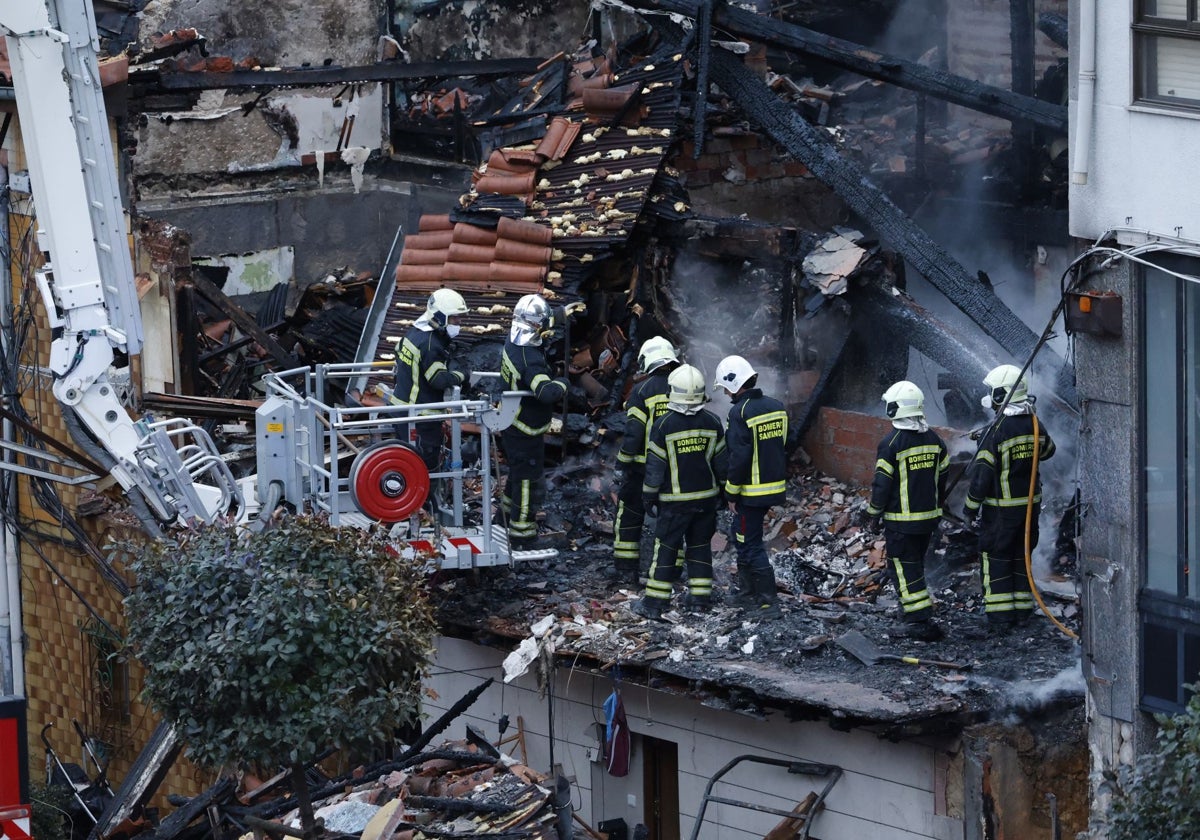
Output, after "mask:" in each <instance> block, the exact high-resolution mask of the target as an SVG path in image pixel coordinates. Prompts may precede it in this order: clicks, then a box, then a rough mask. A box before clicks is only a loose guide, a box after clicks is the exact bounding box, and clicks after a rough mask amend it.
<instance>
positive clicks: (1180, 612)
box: [1137, 0, 1200, 714]
mask: <svg viewBox="0 0 1200 840" xmlns="http://www.w3.org/2000/svg"><path fill="white" fill-rule="evenodd" d="M1190 2H1191V5H1192V6H1193V7H1194V6H1195V4H1196V2H1197V0H1190ZM1149 259H1150V261H1151V262H1153V263H1156V266H1155V268H1150V267H1143V268H1140V269H1139V270H1138V278H1137V283H1138V290H1139V294H1138V298H1139V307H1138V309H1139V313H1140V315H1139V340H1138V343H1139V346H1138V355H1139V363H1138V364H1139V381H1140V383H1141V385H1140V390H1141V393H1140V395H1139V398H1138V402H1139V412H1138V424H1139V429H1140V430H1141V432H1142V434H1140V435H1139V438H1140V439H1141V440H1142V443H1141V444H1140V445H1139V447H1138V455H1137V457H1138V482H1137V493H1138V523H1139V531H1140V536H1139V540H1138V542H1139V551H1138V554H1139V561H1140V562H1139V576H1140V577H1139V590H1140V591H1139V593H1138V630H1139V633H1138V653H1137V659H1138V665H1139V667H1138V698H1139V705H1140V707H1141V708H1142V709H1143V710H1144V711H1147V712H1159V713H1169V714H1173V713H1179V712H1182V711H1183V710H1184V708H1185V707H1186V704H1187V702H1188V699H1189V697H1190V696H1191V693H1190V692H1189V691H1188V690H1187V689H1186V688H1185V686H1186V685H1187V684H1190V683H1193V682H1196V681H1197V680H1200V673H1187V671H1188V670H1189V666H1188V661H1189V659H1190V660H1191V661H1192V662H1193V664H1194V663H1195V660H1196V658H1197V651H1200V595H1196V596H1191V595H1189V594H1188V586H1189V582H1188V569H1189V567H1190V565H1191V559H1192V558H1190V557H1189V555H1188V547H1189V543H1188V537H1189V531H1188V528H1189V526H1190V527H1200V524H1198V523H1189V521H1188V516H1187V507H1188V504H1189V499H1190V497H1191V495H1195V494H1200V486H1191V482H1190V478H1191V477H1190V476H1189V474H1188V473H1187V471H1181V472H1180V473H1179V474H1177V476H1176V488H1175V489H1176V505H1177V506H1179V507H1177V509H1176V546H1177V551H1176V569H1175V591H1173V592H1167V591H1164V590H1161V589H1151V588H1150V587H1149V586H1148V585H1147V581H1148V580H1149V564H1150V558H1149V534H1148V516H1149V490H1150V487H1149V479H1148V467H1149V464H1148V461H1147V446H1146V443H1145V441H1146V438H1147V436H1148V434H1149V417H1148V413H1149V411H1148V403H1149V402H1150V399H1149V396H1148V394H1147V389H1146V381H1147V380H1146V366H1147V365H1148V364H1150V363H1151V360H1150V358H1149V355H1150V354H1149V352H1148V349H1147V339H1148V329H1149V327H1148V319H1149V314H1148V309H1149V306H1150V298H1149V289H1150V284H1153V283H1173V284H1174V286H1173V294H1171V295H1166V296H1165V297H1169V298H1170V299H1172V301H1173V307H1172V313H1173V315H1174V317H1175V320H1176V327H1177V331H1176V337H1175V353H1174V354H1173V357H1174V358H1175V359H1178V360H1179V363H1178V364H1176V366H1175V371H1174V374H1175V375H1174V382H1175V385H1176V393H1181V391H1180V389H1181V388H1183V386H1184V384H1185V378H1186V376H1187V373H1188V369H1187V367H1186V365H1185V364H1184V360H1185V359H1187V358H1188V355H1187V353H1186V352H1185V351H1186V350H1187V349H1188V345H1189V343H1190V344H1193V345H1196V347H1195V350H1196V354H1200V330H1195V329H1194V328H1193V329H1191V330H1189V329H1188V319H1189V315H1194V314H1195V313H1190V312H1189V309H1188V303H1189V298H1190V302H1191V306H1192V307H1194V308H1196V309H1200V295H1196V294H1194V293H1193V294H1190V295H1189V292H1188V283H1187V281H1184V280H1180V279H1177V278H1173V277H1171V276H1170V275H1160V276H1152V275H1151V272H1152V271H1155V270H1156V269H1162V268H1165V269H1171V270H1175V271H1182V272H1186V273H1192V274H1194V273H1196V271H1197V267H1198V266H1200V262H1198V261H1197V260H1196V259H1194V258H1187V257H1181V256H1176V255H1165V254H1164V255H1158V256H1154V257H1150V258H1149ZM1194 357H1195V356H1194ZM1175 438H1176V440H1175V448H1176V452H1177V453H1178V455H1179V457H1180V459H1181V460H1182V459H1183V458H1184V456H1185V455H1187V454H1188V453H1189V452H1190V453H1191V454H1193V455H1195V456H1200V441H1197V440H1189V439H1188V436H1187V431H1186V429H1185V428H1184V426H1183V424H1180V425H1179V426H1177V428H1176V434H1175ZM1197 484H1198V485H1200V482H1197ZM1180 508H1182V510H1181V509H1180ZM1191 573H1192V574H1196V573H1197V572H1196V571H1192V572H1191ZM1166 637H1171V638H1170V642H1172V643H1173V645H1174V648H1175V650H1174V651H1173V652H1167V653H1165V655H1164V651H1163V650H1162V649H1161V646H1153V645H1151V644H1150V642H1149V641H1148V639H1151V640H1157V641H1158V642H1164V641H1165V640H1166ZM1151 647H1154V650H1153V651H1151ZM1152 653H1153V655H1151V654H1152ZM1189 654H1190V655H1189ZM1166 682H1171V683H1172V684H1173V685H1174V690H1173V691H1171V692H1170V693H1169V694H1170V695H1173V696H1168V692H1166V691H1162V692H1158V693H1155V692H1154V690H1153V688H1152V687H1153V686H1155V685H1165V684H1166Z"/></svg>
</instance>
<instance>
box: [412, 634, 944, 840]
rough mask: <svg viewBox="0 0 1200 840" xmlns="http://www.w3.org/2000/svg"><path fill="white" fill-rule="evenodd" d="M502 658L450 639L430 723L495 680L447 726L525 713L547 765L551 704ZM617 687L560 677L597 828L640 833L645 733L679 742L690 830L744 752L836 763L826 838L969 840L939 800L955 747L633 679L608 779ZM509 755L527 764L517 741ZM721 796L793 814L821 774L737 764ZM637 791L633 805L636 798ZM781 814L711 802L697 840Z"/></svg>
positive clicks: (571, 754) (454, 733)
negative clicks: (624, 744)
mask: <svg viewBox="0 0 1200 840" xmlns="http://www.w3.org/2000/svg"><path fill="white" fill-rule="evenodd" d="M502 660H503V654H502V653H501V652H499V651H496V650H493V649H491V648H485V647H481V646H479V645H474V644H472V643H470V642H465V641H462V640H458V639H447V638H442V639H439V641H438V652H437V658H436V666H435V668H434V676H433V678H432V680H431V681H430V683H429V685H430V686H431V687H432V688H433V689H434V690H435V691H436V694H437V698H436V699H431V700H429V701H428V702H426V704H425V712H426V715H427V719H433V718H435V717H436V716H437V715H439V714H441V713H442V712H443V711H445V710H446V709H447V708H449V707H450V706H451V705H452V704H453V703H454V702H455V701H457V700H458V699H459V698H460V697H462V695H463V694H465V693H466V692H467V691H469V690H470V689H471V688H473V687H475V686H478V685H479V683H480V682H481V681H482V680H486V679H487V678H488V677H495V678H496V682H495V684H493V685H492V686H491V687H490V688H489V689H488V690H487V691H486V692H485V693H484V694H483V696H482V697H480V699H479V700H478V701H476V703H475V704H474V706H472V708H471V709H470V710H469V711H468V713H467V714H466V715H465V716H463V717H462V718H460V719H459V720H457V721H456V722H455V723H454V724H453V725H452V726H451V728H450V729H449V730H448V731H447V732H446V733H445V734H446V736H448V737H452V738H460V737H462V736H463V733H464V728H465V724H466V723H467V722H470V723H472V724H474V725H475V726H477V727H479V728H480V729H481V730H482V731H483V732H484V733H485V735H487V736H488V737H489V738H491V739H493V740H494V739H495V738H496V736H497V732H498V729H497V721H498V720H499V718H500V716H501V715H503V714H507V715H508V716H509V719H510V721H511V723H510V728H509V731H508V734H510V735H511V734H513V733H514V732H515V730H516V725H517V718H518V716H520V717H522V718H523V720H524V725H525V737H526V745H527V748H528V752H529V764H530V765H531V766H532V767H533V768H534V769H536V770H539V771H542V772H546V771H547V770H548V769H549V766H550V746H549V742H548V740H547V732H548V731H549V725H548V720H549V711H550V704H549V702H548V700H547V699H545V698H542V697H539V696H538V691H537V686H536V682H535V680H534V678H533V676H532V675H531V674H526V675H525V676H523V677H520V678H518V679H516V680H514V681H513V682H512V683H511V684H509V685H502V680H503V677H502V672H501V668H500V663H501V662H502ZM611 690H612V683H611V681H610V679H609V678H608V676H607V675H603V676H600V677H593V676H591V675H590V674H589V673H586V672H584V671H578V670H571V669H570V668H568V667H565V665H564V666H563V667H559V668H558V669H557V671H556V673H555V678H554V692H553V694H554V700H553V712H554V733H555V740H554V761H555V763H558V764H561V765H562V767H563V770H564V772H565V773H566V775H567V776H568V777H573V783H574V794H575V797H574V803H573V804H574V807H575V809H576V811H577V812H578V813H579V815H580V816H581V817H582V818H583V819H584V820H586V821H587V822H588V824H589V825H593V826H594V825H596V824H597V823H598V822H600V821H602V820H606V819H614V818H620V817H623V818H624V819H625V820H626V822H627V823H628V824H629V827H630V828H631V829H632V827H633V826H634V825H636V824H637V823H638V822H640V821H641V819H642V806H643V803H642V802H641V798H642V778H641V772H640V771H641V761H642V755H641V750H640V736H642V735H646V736H650V737H654V738H658V739H662V740H666V741H673V742H675V743H676V744H677V746H678V758H679V776H680V778H679V787H680V794H679V797H680V802H679V807H680V833H681V836H683V837H689V836H690V835H691V832H692V829H693V826H694V823H695V819H696V814H697V812H698V809H699V806H700V803H701V800H702V798H703V795H704V789H705V786H706V785H707V783H708V779H709V777H710V776H712V775H713V774H714V773H715V772H717V771H718V770H720V769H721V768H722V767H723V766H724V765H725V764H726V763H727V762H728V761H729V760H730V759H732V758H734V757H736V756H739V755H742V754H746V753H751V754H756V755H765V756H771V757H775V758H783V759H795V760H803V761H813V762H820V763H827V764H836V765H838V766H840V767H842V768H843V770H844V771H845V772H844V775H843V776H842V778H841V779H840V780H839V781H838V782H837V784H836V785H835V786H834V788H833V790H832V791H831V792H830V794H829V797H828V799H827V800H826V808H825V811H824V812H823V813H821V814H820V815H819V816H818V817H817V818H816V819H815V820H814V822H813V834H814V835H815V836H817V837H820V838H822V840H863V838H871V840H917V838H936V839H937V840H947V839H948V838H962V837H963V832H964V824H963V820H962V819H961V818H960V817H950V816H947V815H946V814H945V813H944V811H945V810H946V806H945V804H944V803H945V798H944V795H935V787H936V785H935V777H938V778H941V777H940V776H938V774H936V773H935V767H936V766H937V765H938V764H939V758H940V759H943V762H942V766H943V767H944V766H945V761H944V760H945V759H946V758H947V757H948V755H949V753H950V751H951V750H952V749H956V745H949V744H947V745H932V744H920V743H915V742H903V743H892V742H888V741H884V740H881V739H879V738H876V737H875V736H873V735H871V734H869V733H865V732H861V731H853V732H837V731H834V730H833V729H831V728H830V727H829V726H828V724H826V723H820V722H790V721H788V720H786V719H785V718H784V717H783V716H782V715H778V714H775V715H772V716H771V717H769V718H768V719H767V720H759V719H756V718H752V717H748V716H745V715H739V714H736V713H733V712H727V711H719V710H715V709H710V708H706V707H705V706H703V705H701V704H700V703H699V702H696V701H692V700H688V699H686V698H681V697H677V696H674V695H670V694H666V693H663V692H659V691H652V690H646V689H643V688H640V687H638V686H633V685H622V697H623V698H624V702H625V709H626V713H627V715H628V719H629V726H630V731H631V732H632V733H633V734H634V740H633V754H632V758H631V772H630V774H629V775H628V776H625V777H622V778H615V777H612V776H608V775H607V774H606V773H605V772H604V770H603V768H602V767H601V766H600V765H596V764H593V763H591V762H590V761H589V758H588V754H589V751H590V750H591V751H594V750H595V749H596V748H597V746H598V744H597V740H596V733H597V724H602V723H603V711H602V708H601V707H602V704H603V703H604V700H605V698H606V697H607V696H608V694H609V693H610V692H611ZM505 750H506V751H508V752H509V753H510V754H513V755H516V757H517V758H518V759H519V758H520V755H519V753H518V752H517V748H516V745H515V744H508V745H506V746H505ZM725 778H726V779H727V780H728V782H730V784H723V785H720V786H718V788H717V789H716V790H714V794H716V795H720V796H724V797H727V798H731V799H736V800H741V801H751V802H756V803H762V804H765V805H771V806H773V807H777V808H782V809H785V810H786V809H790V808H792V807H794V806H795V804H796V803H797V802H799V801H800V800H802V799H804V797H805V796H806V795H807V794H808V793H809V791H811V790H820V788H821V787H822V786H823V784H824V782H823V780H821V779H819V778H816V777H809V776H789V775H788V774H787V773H786V772H785V771H784V770H783V769H782V768H776V767H767V766H764V765H748V764H743V765H740V766H739V767H738V768H737V769H736V770H734V771H733V772H732V773H731V774H729V775H728V776H726V777H725ZM629 796H633V797H634V799H635V803H636V804H634V805H630V804H629V800H628V797H629ZM779 819H780V818H779V817H777V816H774V815H770V814H763V813H761V812H754V811H749V810H745V809H741V808H735V807H733V806H728V805H717V804H713V805H710V806H709V808H708V810H707V813H706V818H705V823H704V827H703V829H702V831H701V833H700V838H703V839H704V840H716V839H717V838H720V840H751V838H761V837H762V836H763V835H764V834H765V833H766V832H767V831H768V830H769V829H770V828H771V827H772V826H774V825H775V824H776V823H777V822H779Z"/></svg>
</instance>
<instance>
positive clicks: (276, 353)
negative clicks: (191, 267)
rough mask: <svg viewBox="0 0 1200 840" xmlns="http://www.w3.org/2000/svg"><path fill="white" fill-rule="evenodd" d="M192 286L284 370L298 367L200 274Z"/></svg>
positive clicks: (255, 322) (264, 331)
mask: <svg viewBox="0 0 1200 840" xmlns="http://www.w3.org/2000/svg"><path fill="white" fill-rule="evenodd" d="M192 285H193V286H195V287H196V291H197V292H199V293H200V295H201V296H203V297H204V298H205V299H206V300H208V302H209V303H211V304H212V305H213V306H215V307H217V308H218V309H220V310H221V311H222V312H224V313H225V314H226V315H228V316H229V319H230V320H231V321H233V322H234V323H235V324H237V325H238V329H240V330H241V331H242V332H244V333H245V334H246V335H248V336H251V337H252V338H253V339H254V340H255V341H256V342H258V344H259V345H260V346H261V347H262V348H263V349H264V350H266V351H267V352H268V353H270V354H271V358H273V359H274V360H275V361H276V362H277V363H278V364H280V365H282V366H283V369H284V370H289V369H291V368H294V367H297V366H299V364H300V363H299V362H298V361H297V360H296V357H295V356H293V355H292V354H291V353H289V352H288V351H286V350H284V349H283V348H282V347H280V346H279V342H277V341H276V340H275V339H274V338H272V337H271V335H270V334H269V333H268V332H267V331H266V330H264V329H263V328H262V327H260V326H259V325H258V322H257V321H255V320H254V319H253V318H251V317H250V315H249V313H247V312H246V310H244V309H242V307H240V306H238V305H237V304H236V303H234V302H233V300H232V299H231V298H230V297H229V295H227V294H225V293H224V292H223V291H221V290H220V289H218V288H217V286H216V284H215V283H213V282H211V281H210V280H208V279H207V278H205V277H203V276H202V275H200V274H193V275H192Z"/></svg>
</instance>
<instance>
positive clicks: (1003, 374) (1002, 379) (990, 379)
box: [981, 365, 1029, 408]
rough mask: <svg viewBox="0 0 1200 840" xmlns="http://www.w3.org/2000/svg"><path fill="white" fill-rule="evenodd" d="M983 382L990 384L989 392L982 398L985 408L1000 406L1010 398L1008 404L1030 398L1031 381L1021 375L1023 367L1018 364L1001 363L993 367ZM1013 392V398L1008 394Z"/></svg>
mask: <svg viewBox="0 0 1200 840" xmlns="http://www.w3.org/2000/svg"><path fill="white" fill-rule="evenodd" d="M983 384H984V385H986V386H988V394H987V396H985V397H984V398H983V399H982V400H981V404H982V405H983V407H984V408H999V407H1000V406H1002V405H1004V401H1005V400H1006V399H1008V404H1009V405H1013V404H1014V403H1023V402H1025V401H1026V400H1028V399H1029V383H1028V382H1026V381H1025V377H1024V376H1022V375H1021V369H1020V368H1019V367H1017V366H1016V365H1000V366H999V367H994V368H992V370H991V372H990V373H989V374H988V375H987V376H985V377H984V378H983ZM1010 391H1011V392H1012V398H1011V399H1009V397H1008V394H1009V392H1010Z"/></svg>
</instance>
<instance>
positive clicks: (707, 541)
mask: <svg viewBox="0 0 1200 840" xmlns="http://www.w3.org/2000/svg"><path fill="white" fill-rule="evenodd" d="M716 530H717V500H716V498H712V499H703V500H701V501H696V502H660V503H659V506H658V524H657V525H656V526H655V529H654V559H653V561H652V562H651V564H650V576H649V579H648V580H647V581H646V596H647V597H650V598H661V599H663V600H668V599H670V597H671V584H672V583H674V582H675V581H677V580H679V579H680V577H681V576H682V574H683V565H684V563H685V562H686V563H687V573H688V592H689V593H690V594H691V595H692V596H693V597H696V598H710V597H711V596H712V575H713V568H712V537H713V534H714V533H715V532H716ZM681 550H682V556H681Z"/></svg>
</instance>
